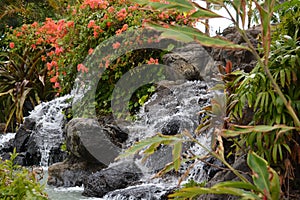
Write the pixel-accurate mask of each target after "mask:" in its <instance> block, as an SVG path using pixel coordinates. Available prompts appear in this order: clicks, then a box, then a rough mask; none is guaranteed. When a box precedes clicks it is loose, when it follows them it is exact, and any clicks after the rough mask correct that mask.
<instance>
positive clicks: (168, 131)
mask: <svg viewBox="0 0 300 200" xmlns="http://www.w3.org/2000/svg"><path fill="white" fill-rule="evenodd" d="M180 124H181V121H180V120H178V119H172V120H170V121H169V122H168V123H167V124H165V125H164V127H163V128H162V130H161V132H162V134H163V135H176V134H178V133H179V129H180Z"/></svg>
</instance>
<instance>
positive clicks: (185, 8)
mask: <svg viewBox="0 0 300 200" xmlns="http://www.w3.org/2000/svg"><path fill="white" fill-rule="evenodd" d="M133 2H136V3H138V4H140V5H149V6H151V7H152V8H154V9H156V10H165V9H174V10H177V11H179V12H189V11H191V10H193V9H194V6H193V4H192V3H191V2H190V1H188V0H168V1H167V2H168V3H167V4H166V3H164V2H163V1H161V2H151V1H146V0H133Z"/></svg>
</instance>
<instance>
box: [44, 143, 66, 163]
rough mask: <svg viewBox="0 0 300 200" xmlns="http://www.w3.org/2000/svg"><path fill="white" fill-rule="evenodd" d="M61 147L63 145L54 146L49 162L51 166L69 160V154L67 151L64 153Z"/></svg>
mask: <svg viewBox="0 0 300 200" xmlns="http://www.w3.org/2000/svg"><path fill="white" fill-rule="evenodd" d="M60 146H61V145H59V146H54V147H52V148H51V150H50V155H49V161H48V164H49V165H52V164H54V163H58V162H61V161H62V160H65V159H66V158H67V156H68V153H67V152H66V151H62V150H61V148H60Z"/></svg>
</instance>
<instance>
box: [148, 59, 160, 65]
mask: <svg viewBox="0 0 300 200" xmlns="http://www.w3.org/2000/svg"><path fill="white" fill-rule="evenodd" d="M148 64H149V65H150V64H155V65H157V64H159V63H158V59H154V58H150V60H149V61H148Z"/></svg>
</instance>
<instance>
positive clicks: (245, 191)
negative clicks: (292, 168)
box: [169, 152, 280, 200]
mask: <svg viewBox="0 0 300 200" xmlns="http://www.w3.org/2000/svg"><path fill="white" fill-rule="evenodd" d="M247 163H248V165H249V167H250V169H251V170H252V179H253V184H252V183H249V182H242V181H227V182H221V183H217V184H215V185H214V186H212V187H211V188H205V187H203V186H193V187H186V188H182V189H180V190H178V191H176V192H175V193H173V194H171V195H169V197H170V198H171V199H182V200H183V199H194V198H196V197H197V196H199V195H203V194H230V195H234V196H239V197H241V198H242V199H257V200H259V199H269V200H276V199H280V183H279V177H278V175H277V173H276V172H275V171H274V170H273V169H272V168H270V167H269V166H268V163H267V161H265V160H264V159H263V158H261V157H259V156H258V155H257V154H255V153H254V152H250V153H248V158H247Z"/></svg>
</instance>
